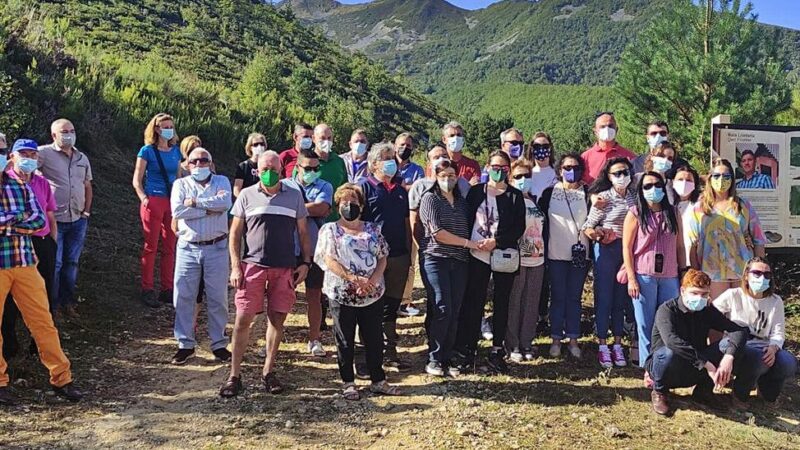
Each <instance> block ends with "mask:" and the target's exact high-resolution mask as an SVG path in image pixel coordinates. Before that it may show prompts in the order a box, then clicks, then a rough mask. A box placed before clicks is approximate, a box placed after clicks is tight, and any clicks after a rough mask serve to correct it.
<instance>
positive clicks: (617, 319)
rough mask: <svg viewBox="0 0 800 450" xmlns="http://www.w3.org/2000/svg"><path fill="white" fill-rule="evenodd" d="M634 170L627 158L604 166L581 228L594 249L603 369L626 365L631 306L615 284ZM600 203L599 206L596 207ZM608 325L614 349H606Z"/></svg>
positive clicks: (632, 195)
mask: <svg viewBox="0 0 800 450" xmlns="http://www.w3.org/2000/svg"><path fill="white" fill-rule="evenodd" d="M632 170H633V166H632V164H631V162H630V160H628V158H613V159H609V160H608V161H607V162H606V165H605V167H603V170H602V172H600V176H598V177H597V179H596V180H594V183H593V184H592V186H591V187H590V188H589V193H591V194H597V195H598V196H599V197H600V198H602V199H603V200H604V201H603V202H596V203H595V204H594V205H593V206H592V208H591V210H590V211H589V217H587V219H586V222H585V223H584V224H583V232H584V233H585V234H586V236H587V237H588V238H589V239H590V240H591V241H592V243H593V246H594V252H593V256H594V313H595V316H594V317H595V326H596V331H597V340H598V342H599V343H600V349H599V352H598V353H597V359H598V361H599V363H600V365H601V366H602V367H604V368H609V367H612V366H617V367H624V366H626V365H627V362H626V360H625V354H624V352H623V350H622V336H623V335H624V331H625V330H624V325H625V323H624V322H625V320H624V315H625V305H626V304H627V303H629V302H630V297H629V296H628V290H627V287H626V286H625V284H623V283H620V282H619V281H617V278H616V277H617V272H618V271H619V269H620V266H622V263H623V259H622V231H623V225H624V224H625V217H626V216H627V215H628V210H629V209H631V208H632V207H633V206H634V205H635V204H636V194H635V189H634V186H633V185H632V184H631V172H632ZM601 203H602V206H599V205H600V204H601ZM609 324H610V325H611V327H610V328H611V334H612V335H613V336H614V346H613V347H612V348H611V349H609V348H608V345H607V343H606V340H607V339H608V331H609Z"/></svg>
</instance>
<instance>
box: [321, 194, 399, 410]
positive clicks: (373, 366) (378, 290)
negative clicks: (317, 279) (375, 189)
mask: <svg viewBox="0 0 800 450" xmlns="http://www.w3.org/2000/svg"><path fill="white" fill-rule="evenodd" d="M401 189H402V188H401ZM334 202H335V204H336V205H338V207H339V216H340V218H339V220H337V221H336V222H329V223H326V224H325V225H323V226H322V228H321V229H320V231H319V241H318V242H317V248H316V251H315V253H314V262H316V263H317V264H318V265H319V266H320V267H321V268H322V270H323V271H325V272H326V276H325V282H324V284H323V286H322V291H323V292H324V293H325V295H326V296H327V297H328V300H329V304H330V311H331V315H332V316H333V330H334V336H335V337H336V350H337V355H338V357H337V359H336V362H337V364H338V366H339V376H341V378H342V381H343V382H344V386H343V387H342V396H343V397H344V399H345V400H351V401H356V400H360V399H361V393H360V392H359V390H358V388H357V387H356V384H355V373H354V372H353V361H354V360H355V348H356V346H355V336H356V327H358V328H359V329H360V336H361V343H362V344H363V346H364V348H365V356H366V367H365V368H364V370H365V375H366V377H367V378H369V379H370V380H371V381H372V384H371V385H370V387H369V389H370V391H372V392H373V393H377V394H384V395H400V390H399V389H398V388H397V387H396V386H392V385H390V384H389V383H387V382H386V373H385V372H384V370H383V333H382V330H381V321H382V320H381V319H382V318H383V316H384V314H385V311H386V308H385V307H384V301H385V298H384V291H385V289H386V283H385V281H384V270H385V269H386V266H387V264H388V263H387V258H388V255H389V253H390V252H391V250H390V248H389V244H388V242H387V241H386V239H384V237H383V236H384V234H383V233H382V230H381V225H380V224H378V223H375V222H367V221H363V220H361V216H362V215H363V214H362V212H363V211H364V209H365V208H367V205H366V199H365V197H364V193H363V192H362V191H361V188H360V187H358V186H356V185H355V184H352V183H347V184H344V185H342V186H341V187H339V189H337V190H336V194H335V195H334ZM395 309H396V307H395Z"/></svg>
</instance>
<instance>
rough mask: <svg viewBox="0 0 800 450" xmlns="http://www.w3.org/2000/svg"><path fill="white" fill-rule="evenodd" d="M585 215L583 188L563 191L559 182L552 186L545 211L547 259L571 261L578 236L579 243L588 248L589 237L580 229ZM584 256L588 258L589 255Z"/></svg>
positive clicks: (586, 213)
mask: <svg viewBox="0 0 800 450" xmlns="http://www.w3.org/2000/svg"><path fill="white" fill-rule="evenodd" d="M570 208H571V210H572V214H570ZM587 215H588V211H587V210H586V193H585V192H584V190H583V188H577V189H570V190H568V191H565V190H564V187H563V185H561V184H557V185H555V186H554V187H553V194H552V197H551V198H550V208H549V209H548V211H547V216H548V217H547V220H548V225H549V227H548V228H549V236H548V246H547V259H550V260H554V261H572V246H573V245H575V244H576V243H577V242H578V239H579V237H580V241H581V243H582V244H583V245H585V246H586V248H589V238H588V237H587V236H586V234H584V233H582V232H581V231H580V230H581V226H582V225H583V223H584V222H585V221H586V217H587ZM573 217H574V220H573ZM587 253H588V252H587ZM586 256H587V258H588V256H589V255H588V254H587V255H586Z"/></svg>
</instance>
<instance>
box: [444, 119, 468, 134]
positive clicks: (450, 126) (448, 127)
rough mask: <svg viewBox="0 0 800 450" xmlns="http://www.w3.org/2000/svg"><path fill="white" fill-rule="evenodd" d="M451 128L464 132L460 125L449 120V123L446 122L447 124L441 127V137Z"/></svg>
mask: <svg viewBox="0 0 800 450" xmlns="http://www.w3.org/2000/svg"><path fill="white" fill-rule="evenodd" d="M451 128H457V129H459V130H461V132H462V133H463V132H464V127H463V126H461V124H460V123H458V122H456V121H455V120H451V121H450V122H447V124H446V125H445V126H443V127H442V136H444V135H445V134H447V130H449V129H451Z"/></svg>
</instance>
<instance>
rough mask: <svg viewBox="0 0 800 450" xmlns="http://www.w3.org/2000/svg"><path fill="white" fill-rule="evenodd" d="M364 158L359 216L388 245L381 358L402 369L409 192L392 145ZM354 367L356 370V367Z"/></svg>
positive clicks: (408, 261)
mask: <svg viewBox="0 0 800 450" xmlns="http://www.w3.org/2000/svg"><path fill="white" fill-rule="evenodd" d="M367 161H368V167H369V168H368V170H369V175H368V176H367V178H366V179H364V180H362V181H361V182H360V183H359V185H360V186H361V189H362V191H363V192H364V197H365V198H366V200H367V205H366V207H365V208H364V212H363V213H362V214H361V218H362V220H365V221H369V222H375V223H378V224H380V225H381V232H382V233H383V237H384V238H385V239H386V242H387V243H388V244H389V258H388V260H387V264H386V271H385V272H384V273H383V277H384V281H385V283H386V293H385V294H384V296H383V300H384V308H383V333H384V339H385V341H384V342H385V345H384V347H385V348H384V360H385V361H386V362H387V363H388V364H390V365H392V366H395V367H397V368H398V369H399V370H403V369H405V365H404V364H401V363H400V360H399V359H398V357H397V339H398V336H397V309H398V307H399V306H400V301H401V300H402V298H403V290H405V286H406V280H407V279H408V268H409V266H410V265H411V258H410V249H411V224H410V222H409V212H408V192H407V191H406V190H405V188H404V187H403V180H402V179H401V178H400V177H399V176H398V175H397V159H396V158H395V151H394V146H393V145H392V144H389V143H381V144H375V145H373V146H372V150H371V151H370V152H369V156H368V159H367ZM356 369H357V371H358V369H359V367H358V366H357V367H356Z"/></svg>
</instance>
